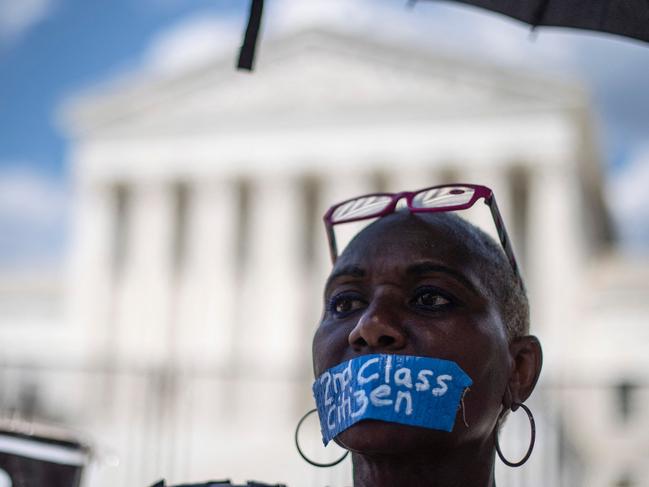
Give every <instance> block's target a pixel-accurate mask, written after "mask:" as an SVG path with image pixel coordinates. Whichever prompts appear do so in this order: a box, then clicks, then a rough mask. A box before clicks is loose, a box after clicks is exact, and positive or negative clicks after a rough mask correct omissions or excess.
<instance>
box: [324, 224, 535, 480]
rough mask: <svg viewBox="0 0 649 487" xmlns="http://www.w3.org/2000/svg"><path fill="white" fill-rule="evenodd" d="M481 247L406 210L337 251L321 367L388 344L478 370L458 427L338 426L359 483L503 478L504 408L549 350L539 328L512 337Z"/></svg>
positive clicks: (524, 394)
mask: <svg viewBox="0 0 649 487" xmlns="http://www.w3.org/2000/svg"><path fill="white" fill-rule="evenodd" d="M481 258H484V257H482V256H481V254H480V252H479V251H477V246H476V245H475V243H473V242H472V241H471V239H470V238H467V236H466V235H463V234H462V232H461V231H458V229H455V228H452V225H450V224H449V222H448V221H444V220H443V219H440V218H437V219H436V218H435V215H427V216H426V217H425V218H424V217H422V216H416V215H412V214H409V213H401V212H400V213H395V214H392V215H390V216H387V217H384V218H382V219H380V220H378V221H377V222H375V223H374V224H373V225H372V226H370V227H368V228H367V229H365V230H364V231H363V232H362V233H361V234H360V235H358V236H357V238H356V239H355V240H354V241H353V242H352V243H351V244H350V245H349V246H348V247H347V248H346V249H345V252H344V253H343V254H342V255H341V256H340V257H339V258H338V260H337V262H336V265H335V266H334V269H333V270H332V273H331V276H330V278H329V280H328V282H327V285H326V289H325V311H324V313H323V317H322V321H321V323H320V326H319V327H318V330H317V331H316V334H315V337H314V340H313V362H314V372H315V375H316V377H317V376H319V375H320V374H322V373H323V372H324V371H325V370H326V369H328V368H330V367H332V366H334V365H336V364H339V363H341V362H343V361H346V360H349V359H352V358H354V357H357V356H360V355H366V354H371V353H391V354H406V355H418V356H429V357H436V358H441V359H446V360H452V361H454V362H456V363H457V364H458V365H459V366H460V367H461V368H462V369H463V370H464V371H465V372H466V373H467V374H468V375H469V376H470V377H471V378H472V380H473V385H472V387H471V388H470V390H469V391H468V392H467V393H466V395H465V398H464V400H463V407H462V408H461V409H460V410H459V411H458V415H457V417H456V421H455V426H454V428H453V431H452V432H450V433H447V432H444V431H437V430H431V429H426V428H417V427H412V426H406V425H402V424H397V423H386V422H381V421H374V420H366V421H361V422H359V423H357V424H355V425H354V426H352V427H350V428H349V429H347V430H345V431H343V432H342V433H341V434H340V435H338V436H337V437H336V442H337V443H338V444H340V445H341V446H343V447H344V448H347V449H349V450H351V451H352V461H353V465H354V486H355V487H394V486H403V485H407V486H409V487H417V486H422V487H431V486H435V487H451V486H462V487H493V486H494V485H495V481H494V463H495V446H494V438H495V434H496V428H497V423H498V418H499V416H500V414H501V413H502V412H503V411H506V410H508V409H510V408H512V405H513V403H522V402H524V401H525V400H526V399H527V398H528V397H529V395H530V394H531V392H532V390H533V388H534V386H535V384H536V381H537V379H538V376H539V373H540V370H541V362H542V353H541V347H540V344H539V341H538V340H537V339H536V338H535V337H533V336H524V337H518V338H515V339H510V337H508V335H507V328H506V324H505V323H503V319H502V318H501V315H500V312H499V309H498V307H497V305H496V303H494V302H493V298H491V297H490V296H491V294H490V292H489V277H490V276H488V275H481V271H480V269H481V266H480V265H479V259H481ZM514 409H515V406H514ZM467 425H468V426H467Z"/></svg>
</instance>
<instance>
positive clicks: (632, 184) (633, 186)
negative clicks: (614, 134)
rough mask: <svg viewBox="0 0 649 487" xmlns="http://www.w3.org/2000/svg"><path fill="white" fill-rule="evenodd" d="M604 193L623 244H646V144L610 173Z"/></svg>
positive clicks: (648, 185)
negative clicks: (611, 174)
mask: <svg viewBox="0 0 649 487" xmlns="http://www.w3.org/2000/svg"><path fill="white" fill-rule="evenodd" d="M606 196H607V198H608V202H609V207H610V208H611V210H612V212H613V215H614V217H615V220H616V222H617V226H618V230H619V232H620V236H621V237H622V241H623V243H624V244H625V245H626V246H627V247H630V248H642V247H644V248H645V249H646V248H647V247H649V145H647V146H645V147H644V148H642V149H640V150H638V151H637V152H636V153H635V155H634V156H633V157H632V158H631V162H630V163H629V164H628V165H627V166H626V167H625V168H624V169H622V170H621V171H620V172H619V173H618V174H616V175H613V177H612V179H611V181H610V184H609V185H608V187H607V191H606Z"/></svg>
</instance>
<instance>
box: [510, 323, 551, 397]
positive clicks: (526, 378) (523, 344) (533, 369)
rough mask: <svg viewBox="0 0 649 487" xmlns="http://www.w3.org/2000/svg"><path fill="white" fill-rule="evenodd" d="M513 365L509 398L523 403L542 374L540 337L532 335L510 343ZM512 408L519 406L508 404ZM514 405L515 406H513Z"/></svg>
mask: <svg viewBox="0 0 649 487" xmlns="http://www.w3.org/2000/svg"><path fill="white" fill-rule="evenodd" d="M509 353H510V354H511V357H512V361H513V364H512V365H513V367H512V371H511V375H510V377H509V386H508V389H509V393H510V397H509V398H508V399H509V400H511V401H512V403H514V404H515V403H523V402H525V401H526V400H527V398H528V397H530V394H532V391H533V390H534V386H535V385H536V381H537V380H538V379H539V375H540V374H541V367H542V365H543V351H542V350H541V343H540V342H539V340H538V338H536V337H535V336H532V335H528V336H524V337H519V338H515V339H514V340H512V342H511V343H510V345H509ZM505 406H509V407H511V408H512V410H515V409H516V408H517V406H513V404H506V405H505ZM512 406H513V407H512Z"/></svg>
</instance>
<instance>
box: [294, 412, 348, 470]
mask: <svg viewBox="0 0 649 487" xmlns="http://www.w3.org/2000/svg"><path fill="white" fill-rule="evenodd" d="M316 411H317V409H312V410H310V411H308V412H307V413H306V414H305V415H304V416H302V418H301V419H300V420H299V421H298V423H297V427H296V428H295V448H297V452H298V453H299V454H300V456H301V457H302V458H303V459H304V461H305V462H307V463H310V464H311V465H313V466H314V467H322V468H325V467H333V466H334V465H338V464H339V463H340V462H342V461H343V460H344V459H345V458H347V455H348V454H349V450H347V451H346V452H345V454H344V455H343V456H342V457H340V458H339V459H338V460H335V461H333V462H331V463H319V462H314V461H313V460H311V459H310V458H309V457H307V456H306V455H305V454H304V452H303V451H302V449H301V448H300V442H299V441H298V433H299V432H300V427H301V426H302V423H304V420H305V419H306V418H307V417H309V415H311V414H313V413H315V412H316Z"/></svg>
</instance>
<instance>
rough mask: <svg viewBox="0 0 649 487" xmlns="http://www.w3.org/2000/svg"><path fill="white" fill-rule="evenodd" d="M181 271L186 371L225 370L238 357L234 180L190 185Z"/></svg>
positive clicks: (180, 327) (180, 337)
mask: <svg viewBox="0 0 649 487" xmlns="http://www.w3.org/2000/svg"><path fill="white" fill-rule="evenodd" d="M186 216H187V222H186V225H185V226H184V228H185V230H186V235H185V236H184V238H185V245H184V249H185V255H184V256H183V257H182V259H181V263H180V264H181V265H180V268H179V269H178V277H177V278H178V300H179V301H178V315H177V330H176V337H177V340H176V343H175V345H176V347H177V349H176V353H178V355H179V359H180V361H181V363H182V364H184V365H185V366H193V367H199V368H201V369H218V370H223V369H224V368H225V367H227V366H228V365H230V363H231V360H232V352H233V348H232V347H233V343H234V342H233V339H234V338H233V337H234V328H235V326H236V323H235V319H236V316H235V309H234V308H235V306H236V302H237V301H236V294H237V289H236V286H237V277H236V262H235V254H236V229H237V223H238V222H237V192H236V186H235V184H234V183H233V182H232V181H229V180H223V179H220V180H207V181H196V182H194V183H192V184H190V185H188V205H187V213H186Z"/></svg>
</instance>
